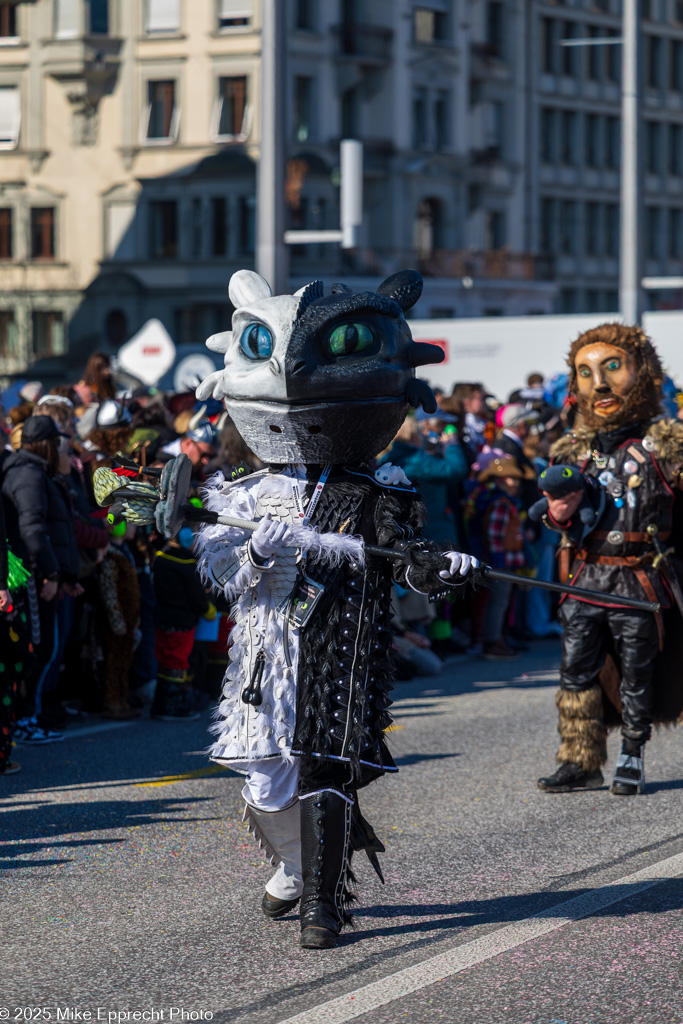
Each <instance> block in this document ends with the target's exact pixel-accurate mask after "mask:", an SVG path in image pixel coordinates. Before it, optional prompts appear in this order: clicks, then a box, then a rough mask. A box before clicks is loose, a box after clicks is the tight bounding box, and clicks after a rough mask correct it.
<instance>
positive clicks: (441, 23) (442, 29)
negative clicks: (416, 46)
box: [413, 7, 448, 43]
mask: <svg viewBox="0 0 683 1024" xmlns="http://www.w3.org/2000/svg"><path fill="white" fill-rule="evenodd" d="M413 28H414V36H415V42H416V43H437V42H442V41H443V40H444V39H447V38H448V20H447V15H446V13H445V11H435V10H432V9H431V8H429V7H416V8H415V12H414V20H413Z"/></svg>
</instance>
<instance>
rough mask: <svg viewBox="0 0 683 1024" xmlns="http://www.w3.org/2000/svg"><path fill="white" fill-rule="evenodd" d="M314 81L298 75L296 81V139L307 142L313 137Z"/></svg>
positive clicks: (306, 76)
mask: <svg viewBox="0 0 683 1024" xmlns="http://www.w3.org/2000/svg"><path fill="white" fill-rule="evenodd" d="M312 121H313V79H312V78H310V77H309V76H308V75H297V76H296V78H295V79H294V138H295V139H296V140H297V142H306V141H307V140H308V139H310V138H312V136H313V125H312Z"/></svg>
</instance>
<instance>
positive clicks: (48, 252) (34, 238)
mask: <svg viewBox="0 0 683 1024" xmlns="http://www.w3.org/2000/svg"><path fill="white" fill-rule="evenodd" d="M54 258H55V211H54V207H53V206H34V207H33V208H32V210H31V259H34V260H53V259H54Z"/></svg>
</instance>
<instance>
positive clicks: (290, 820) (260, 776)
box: [242, 758, 303, 900]
mask: <svg viewBox="0 0 683 1024" xmlns="http://www.w3.org/2000/svg"><path fill="white" fill-rule="evenodd" d="M242 796H243V797H244V799H245V801H246V802H247V804H248V805H249V808H250V811H251V817H252V820H254V821H255V823H256V825H257V826H258V829H259V830H260V832H261V833H262V836H263V838H264V839H266V840H267V842H268V845H269V846H270V847H271V848H272V849H273V850H274V851H275V852H276V854H277V855H278V857H279V858H280V863H279V864H278V867H277V871H276V872H275V874H274V875H273V877H272V878H271V879H270V880H269V882H268V883H267V885H266V892H268V893H269V894H270V895H271V896H274V897H275V898H276V899H279V900H292V899H296V898H297V897H298V896H300V895H301V893H302V891H303V878H302V875H301V837H300V832H299V764H298V761H296V760H295V761H294V762H293V763H292V762H287V761H285V760H284V759H282V758H272V759H268V760H265V761H256V762H254V766H253V770H252V771H251V772H250V773H249V777H248V779H247V781H246V783H245V785H244V788H243V790H242Z"/></svg>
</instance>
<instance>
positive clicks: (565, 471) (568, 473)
mask: <svg viewBox="0 0 683 1024" xmlns="http://www.w3.org/2000/svg"><path fill="white" fill-rule="evenodd" d="M571 475H572V471H571V469H569V468H567V469H563V470H562V476H563V477H564V478H565V479H567V480H568V479H569V477H570V476H571Z"/></svg>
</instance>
